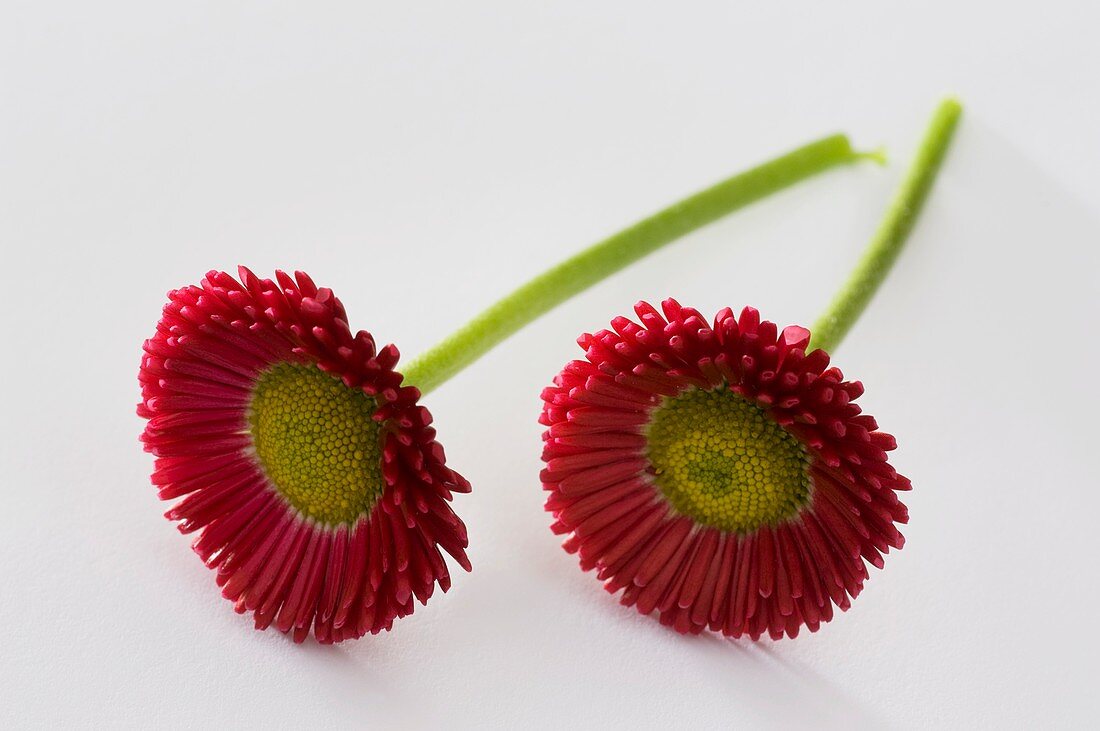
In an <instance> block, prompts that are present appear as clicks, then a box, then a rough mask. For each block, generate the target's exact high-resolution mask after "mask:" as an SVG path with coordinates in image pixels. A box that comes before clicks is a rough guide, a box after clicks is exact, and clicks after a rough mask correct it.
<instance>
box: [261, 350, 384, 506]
mask: <svg viewBox="0 0 1100 731" xmlns="http://www.w3.org/2000/svg"><path fill="white" fill-rule="evenodd" d="M375 408H376V406H375V402H374V399H372V398H371V397H369V396H367V395H366V394H364V393H363V392H362V391H360V390H357V389H350V388H347V387H346V386H345V385H344V384H343V383H342V382H341V381H339V380H337V379H336V378H334V377H333V376H330V375H329V374H327V373H325V372H324V371H321V370H320V369H318V368H316V367H315V366H311V365H298V364H294V363H280V364H278V365H276V366H274V367H272V368H270V369H269V370H267V371H265V372H264V373H263V375H261V376H260V379H259V381H258V382H257V383H256V387H255V390H254V391H253V393H252V403H251V405H250V408H249V412H248V424H249V428H250V431H251V433H252V442H253V444H254V445H255V448H256V457H257V459H258V460H259V462H260V466H261V467H263V470H264V472H265V473H266V475H267V477H268V479H269V480H270V481H271V483H272V484H273V485H274V486H275V488H276V489H277V490H278V491H279V492H280V493H281V494H282V495H283V497H285V498H286V499H287V501H288V502H290V504H291V505H293V506H294V507H295V508H296V509H297V510H298V511H299V512H301V513H302V514H304V515H306V516H308V517H310V518H313V519H314V520H316V521H317V522H318V523H323V524H329V525H338V524H341V523H351V522H353V521H354V520H355V519H356V518H358V517H359V516H360V515H363V514H364V513H366V512H368V511H370V509H371V508H373V507H374V504H375V503H376V502H377V501H378V498H379V496H380V495H381V494H382V486H383V482H382V448H381V441H380V434H379V431H380V430H379V426H378V423H377V422H375V421H373V420H372V419H371V415H372V414H373V413H374V411H375Z"/></svg>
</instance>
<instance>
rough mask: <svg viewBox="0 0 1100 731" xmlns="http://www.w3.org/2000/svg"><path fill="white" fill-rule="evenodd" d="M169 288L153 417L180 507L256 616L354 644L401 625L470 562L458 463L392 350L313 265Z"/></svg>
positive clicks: (210, 559)
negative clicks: (353, 319)
mask: <svg viewBox="0 0 1100 731" xmlns="http://www.w3.org/2000/svg"><path fill="white" fill-rule="evenodd" d="M239 277H240V281H238V280H237V279H234V278H233V277H232V276H230V275H229V274H226V273H225V272H218V271H213V272H210V273H208V274H207V276H206V278H205V279H203V281H202V283H201V284H200V285H199V286H188V287H184V288H183V289H179V290H175V291H173V292H170V293H169V295H168V303H167V304H166V305H165V307H164V311H163V315H162V317H161V320H160V322H159V323H158V325H157V329H156V333H155V334H154V335H153V337H152V338H150V339H149V340H147V341H146V342H145V345H144V351H145V352H144V355H143V357H142V361H141V369H140V372H139V375H138V378H139V381H140V383H141V403H140V404H139V405H138V414H139V415H140V416H142V417H143V418H145V419H148V423H147V424H146V427H145V431H144V433H143V434H142V437H141V439H142V441H143V442H144V444H145V449H146V451H149V452H151V453H152V454H154V455H155V456H156V461H155V467H154V470H153V476H152V480H153V483H154V484H155V485H156V486H157V489H158V492H159V495H160V497H161V498H162V499H164V500H175V499H177V498H182V500H180V501H179V502H178V503H176V504H175V506H174V507H173V508H172V509H171V510H169V511H168V512H167V513H166V514H165V515H166V517H168V518H169V519H171V520H176V521H180V523H179V529H180V531H182V532H184V533H191V532H198V537H197V538H196V540H195V542H194V544H193V545H194V549H195V551H196V552H197V553H198V554H199V556H200V557H202V559H203V561H204V562H205V563H206V564H207V566H209V567H210V568H212V569H216V570H217V582H218V584H219V586H221V587H222V594H223V595H224V596H225V597H226V598H227V599H229V600H230V601H232V602H234V603H235V606H236V609H237V611H238V612H242V613H243V612H245V611H249V612H252V613H253V615H254V617H255V624H256V627H257V628H258V629H266V628H267V627H268V626H270V625H272V624H273V625H275V627H277V628H278V629H279V630H280V631H282V632H284V633H291V634H292V635H293V637H294V639H295V641H298V642H301V641H302V640H304V639H305V637H306V636H307V635H308V634H309V633H310V631H311V629H312V631H313V634H314V635H315V636H316V638H317V639H318V640H319V641H321V642H326V643H327V642H339V641H341V640H344V639H349V638H355V637H360V636H362V635H364V634H365V633H367V632H371V633H377V632H379V631H381V630H383V629H386V630H388V629H390V627H391V626H392V624H393V620H394V618H396V617H402V616H405V615H407V614H410V613H412V611H413V600H414V598H415V599H418V600H420V602H421V603H424V602H426V601H427V599H428V597H430V596H431V595H432V593H433V590H434V588H435V585H436V584H437V583H438V584H439V586H440V588H441V589H442V590H443V591H446V590H447V589H448V588H449V586H450V575H449V573H448V570H447V566H446V564H445V562H444V560H443V557H442V554H441V553H440V550H439V549H443V550H444V551H446V552H447V553H449V554H450V555H451V556H452V557H453V558H454V559H455V560H456V561H458V563H459V564H460V565H462V566H463V568H465V569H467V570H469V567H470V566H469V562H468V560H467V558H466V554H465V551H464V549H465V547H466V545H467V541H466V529H465V526H464V525H463V524H462V521H461V520H459V518H458V517H457V516H456V515H455V514H454V512H453V511H452V510H451V507H450V505H449V504H448V501H449V500H450V499H451V494H452V493H454V492H468V491H469V489H470V488H469V483H467V482H466V480H464V479H463V478H462V477H461V476H460V475H458V474H457V473H456V472H454V471H453V470H451V469H450V468H448V467H447V466H446V462H445V458H444V454H443V448H442V447H441V446H440V445H439V444H438V443H437V442H436V441H435V430H434V429H433V428H432V427H431V426H430V425H431V421H432V419H431V414H429V413H428V410H427V409H425V408H424V407H423V406H420V405H418V404H417V400H418V399H419V397H420V393H419V391H418V390H417V389H416V388H414V387H410V386H402V385H401V383H402V376H401V374H400V373H398V372H397V371H395V370H394V367H395V366H396V364H397V360H398V352H397V348H395V347H394V346H393V345H387V346H385V347H383V348H381V349H378V348H376V346H375V342H374V339H373V338H372V337H371V335H370V333H368V332H366V331H362V330H360V331H359V332H357V333H353V332H352V331H351V329H350V328H349V327H348V320H347V315H346V313H345V312H344V307H343V305H341V304H340V301H339V300H338V299H336V297H334V296H333V294H332V291H331V290H329V289H327V288H318V287H317V286H316V285H314V283H313V282H312V281H311V280H310V278H309V277H308V276H306V275H305V274H303V273H302V272H296V273H295V275H294V277H293V278H291V277H290V276H288V275H287V274H285V273H283V272H277V273H276V280H277V281H275V282H273V281H271V280H267V279H263V280H261V279H259V278H258V277H256V275H254V274H253V273H252V272H250V271H249V270H247V269H245V268H243V267H242V268H240V269H239Z"/></svg>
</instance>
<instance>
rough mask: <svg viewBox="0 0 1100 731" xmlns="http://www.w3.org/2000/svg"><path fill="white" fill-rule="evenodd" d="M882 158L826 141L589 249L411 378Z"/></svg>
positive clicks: (518, 293)
mask: <svg viewBox="0 0 1100 731" xmlns="http://www.w3.org/2000/svg"><path fill="white" fill-rule="evenodd" d="M868 158H870V159H875V160H879V161H881V160H882V155H881V153H861V152H856V151H854V150H853V149H852V146H851V144H850V143H849V141H848V138H847V137H845V136H844V135H833V136H831V137H825V138H823V139H821V140H818V141H817V142H812V143H810V144H808V145H806V146H804V147H800V148H798V149H796V150H793V151H792V152H789V153H787V154H785V155H782V156H781V157H778V158H775V159H774V160H772V161H770V162H766V163H764V164H763V165H760V166H758V167H755V168H752V169H751V170H748V171H746V172H743V173H741V174H739V175H735V176H733V177H732V178H728V179H726V180H723V181H722V182H720V183H718V184H717V185H714V186H712V187H710V188H707V189H706V190H704V191H702V192H700V193H696V194H695V195H693V196H691V197H689V198H685V199H684V200H682V201H680V202H679V203H676V204H674V205H672V206H670V207H668V208H666V209H664V210H663V211H660V212H659V213H657V214H655V215H653V216H650V217H649V218H646V219H644V220H642V221H639V222H638V223H636V224H634V225H633V226H631V227H630V228H627V229H625V230H623V231H620V232H619V233H617V234H614V235H613V236H611V237H609V238H606V239H604V240H603V241H600V242H599V243H597V244H595V245H593V246H591V247H589V248H588V249H585V250H584V251H582V252H580V253H579V254H577V255H576V256H573V257H572V258H570V259H567V260H565V261H564V262H562V263H561V264H558V265H557V266H555V267H553V268H552V269H550V270H548V271H546V272H545V273H543V274H540V275H539V276H537V277H535V278H534V279H532V280H531V281H530V282H528V283H527V284H524V285H523V286H521V287H520V288H519V289H517V290H515V291H514V292H512V293H511V294H509V295H508V296H506V297H504V298H503V299H501V300H499V301H498V302H497V303H496V304H493V305H491V306H490V307H489V308H488V309H487V310H485V311H484V312H482V313H481V314H480V315H478V316H477V317H475V318H474V319H472V320H470V321H469V322H468V323H466V324H465V325H464V326H463V327H461V328H460V329H459V330H457V331H456V332H454V333H453V334H452V335H451V336H450V337H448V338H447V339H445V340H444V341H443V342H441V343H439V344H438V345H436V346H435V347H434V348H432V349H431V350H429V351H427V352H426V353H424V354H423V355H421V356H420V357H419V358H417V359H416V360H415V361H413V362H412V363H411V364H410V365H409V367H408V368H407V369H406V370H405V381H406V382H407V383H410V384H413V385H415V386H417V387H418V388H419V389H420V391H421V392H422V393H427V392H429V391H432V390H433V389H435V388H436V387H437V386H439V385H441V384H443V383H444V382H446V381H447V380H448V379H449V378H451V377H452V376H454V375H455V374H456V373H458V372H459V371H461V370H462V369H463V368H465V367H466V366H468V365H470V364H471V363H473V362H474V361H476V360H477V359H478V358H480V357H481V356H482V355H484V354H485V353H487V352H488V351H489V350H490V349H491V348H492V347H493V346H495V345H496V344H498V343H499V342H501V341H502V340H504V339H505V338H507V337H508V336H510V335H512V334H513V333H515V332H516V331H517V330H519V329H520V328H522V327H523V326H524V325H526V324H527V323H529V322H531V321H532V320H534V319H536V318H538V317H539V316H540V315H542V314H544V313H546V312H547V311H548V310H550V309H552V308H554V307H555V306H557V305H559V304H561V303H562V302H564V301H565V300H567V299H569V298H570V297H572V296H573V295H575V294H577V293H579V292H582V291H584V290H585V289H587V288H588V287H591V286H592V285H593V284H595V283H596V282H599V281H600V280H601V279H604V278H605V277H607V276H608V275H610V274H613V273H615V272H617V271H619V270H620V269H622V268H623V267H625V266H627V265H628V264H631V263H632V262H634V261H637V260H638V259H640V258H642V257H643V256H645V255H646V254H649V253H650V252H652V251H654V250H655V249H658V248H660V247H661V246H663V245H665V244H667V243H669V242H670V241H673V240H674V239H676V238H678V237H680V236H683V235H684V234H686V233H688V232H689V231H694V230H695V229H698V228H701V227H703V226H705V225H706V224H708V223H710V222H711V221H714V220H715V219H717V218H720V217H722V216H724V215H726V214H727V213H730V212H732V211H735V210H737V209H738V208H741V207H742V206H745V205H748V204H749V203H752V202H753V201H756V200H759V199H760V198H763V197H765V196H767V195H769V194H771V193H774V192H776V191H778V190H781V189H783V188H786V187H787V186H790V185H793V184H794V183H797V182H798V181H800V180H803V179H805V178H808V177H810V176H812V175H815V174H817V173H820V172H822V171H824V170H827V169H829V168H831V167H834V166H837V165H841V164H844V163H852V162H855V161H857V160H861V159H868Z"/></svg>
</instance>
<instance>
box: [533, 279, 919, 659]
mask: <svg viewBox="0 0 1100 731" xmlns="http://www.w3.org/2000/svg"><path fill="white" fill-rule="evenodd" d="M662 309H663V316H662V313H660V312H658V311H657V310H656V309H655V308H653V307H652V306H650V305H649V304H646V303H644V302H643V303H639V304H638V305H637V306H636V307H635V312H636V313H637V315H638V317H639V318H640V320H641V324H638V323H635V322H633V321H631V320H629V319H627V318H624V317H620V318H617V319H615V320H614V321H612V323H611V325H612V328H613V330H612V331H608V330H603V331H600V332H598V333H596V334H595V335H587V334H586V335H584V336H582V337H581V338H580V340H579V341H578V342H579V343H580V345H581V347H582V348H584V350H585V356H586V358H587V360H577V361H573V362H571V363H569V364H568V365H567V366H566V367H565V369H564V370H562V372H561V373H560V374H559V375H558V376H557V378H555V379H554V384H555V385H554V386H552V387H550V388H548V389H546V390H545V391H544V392H543V396H542V397H543V400H544V402H545V404H544V408H543V412H542V417H541V419H540V421H541V423H542V424H544V425H546V426H547V427H549V428H548V429H547V430H546V432H545V434H544V435H543V438H544V440H545V442H546V444H545V449H544V452H543V459H544V460H545V462H546V469H545V470H543V472H542V482H543V486H544V487H545V489H546V490H548V491H549V492H550V496H549V498H548V499H547V502H546V509H547V510H548V511H550V512H552V513H553V515H554V517H555V519H556V521H555V523H554V524H553V530H554V532H555V533H559V534H568V536H569V537H568V538H567V539H566V540H565V543H564V544H563V547H564V548H565V550H567V551H569V552H570V553H578V554H579V556H580V564H581V567H582V568H583V569H584V570H586V571H587V570H589V569H596V572H597V576H598V578H599V579H600V580H602V581H603V582H604V587H605V588H606V589H607V590H608V591H609V592H612V593H615V592H618V591H620V590H621V591H622V596H621V602H622V603H623V604H625V605H627V606H630V605H634V606H636V607H637V608H638V611H639V612H641V613H642V614H650V613H652V612H657V613H658V615H659V617H660V621H661V623H662V624H665V625H669V626H671V627H673V628H675V629H676V630H677V631H679V632H681V633H698V632H700V631H702V630H703V629H704V628H710V629H711V630H713V631H716V632H721V633H723V634H725V635H728V636H732V637H740V636H742V635H748V636H750V637H752V638H753V639H754V640H755V639H758V638H760V637H761V636H762V635H764V634H765V633H767V634H768V635H770V636H771V637H772V638H775V639H778V638H781V637H783V636H784V635H788V636H790V637H794V636H796V635H797V634H798V631H799V629H800V628H801V627H802V626H803V625H805V626H806V627H809V629H810V631H816V630H817V629H818V627H819V626H820V625H821V623H823V622H827V621H829V620H830V619H831V618H832V616H833V606H834V605H835V606H836V607H839V608H840V609H841V610H844V609H847V608H848V606H849V603H850V600H851V599H852V598H854V597H855V596H857V595H858V594H859V592H860V590H861V589H862V588H863V582H864V581H865V580H866V579H867V569H866V565H865V563H864V562H865V561H866V562H868V563H870V564H872V565H874V566H876V567H879V568H881V567H882V565H883V554H885V553H887V552H888V551H889V549H890V548H891V547H893V548H901V547H902V545H903V543H904V540H903V538H902V535H901V533H899V532H898V530H897V528H896V527H895V525H894V524H895V523H905V522H906V520H907V512H906V509H905V506H904V505H902V504H901V503H900V502H899V501H898V498H897V495H896V491H899V490H908V489H910V484H909V481H908V480H907V479H906V478H904V477H902V476H901V475H899V474H897V473H896V472H895V471H894V469H893V468H892V467H891V466H890V465H889V464H888V463H887V456H886V453H887V451H889V450H891V449H894V447H895V442H894V439H893V437H891V436H890V435H888V434H885V433H883V432H880V431H878V426H877V424H876V422H875V420H874V419H873V418H872V417H870V416H868V415H866V414H862V413H860V408H859V406H857V405H856V404H855V403H854V401H855V400H856V399H857V398H858V397H859V395H860V394H862V393H863V386H862V385H861V384H860V383H859V382H858V381H846V380H844V378H843V375H842V374H841V372H840V371H839V370H837V369H836V368H830V367H829V356H828V355H827V354H826V353H825V352H824V351H823V350H814V351H813V352H810V353H807V352H806V346H807V344H808V342H809V331H808V330H806V329H805V328H802V327H797V326H791V327H788V328H786V329H784V330H783V331H782V332H779V331H778V330H777V328H776V326H775V325H774V324H772V323H770V322H766V321H763V322H762V321H761V320H760V317H759V314H758V313H757V311H756V310H754V309H752V308H745V309H744V310H743V311H742V312H741V315H740V317H735V316H734V314H733V312H732V310H730V309H728V308H727V309H724V310H722V311H721V312H719V313H718V315H717V316H716V317H715V318H714V322H713V324H712V325H708V324H707V322H706V320H705V319H704V318H703V316H702V315H700V313H699V312H698V311H696V310H693V309H690V308H686V307H681V306H680V305H679V304H678V303H676V302H675V301H674V300H667V301H665V302H664V304H663V308H662Z"/></svg>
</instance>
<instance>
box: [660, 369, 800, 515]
mask: <svg viewBox="0 0 1100 731" xmlns="http://www.w3.org/2000/svg"><path fill="white" fill-rule="evenodd" d="M648 457H649V462H650V464H651V465H652V470H651V472H652V474H653V479H654V481H655V482H656V483H657V487H658V488H659V489H660V490H661V493H662V494H663V495H664V496H665V498H666V499H668V501H669V502H670V503H671V504H672V506H673V507H674V508H675V509H676V510H677V511H678V512H680V513H681V514H683V515H686V516H688V517H690V518H692V519H694V520H695V521H697V522H699V523H702V524H704V525H708V526H711V527H714V528H718V529H720V530H724V531H731V532H734V533H742V534H745V533H751V532H752V531H754V530H756V529H757V528H760V527H761V526H764V525H775V524H777V523H780V522H782V521H784V520H786V519H788V518H792V517H794V516H795V515H797V514H798V511H799V510H800V509H801V508H802V507H803V506H805V505H806V504H807V503H808V502H809V499H810V477H809V474H808V468H809V465H810V460H809V455H808V454H807V453H806V450H805V448H804V447H803V446H802V444H801V443H800V442H799V441H798V440H797V439H795V438H794V437H793V436H792V435H791V434H789V433H788V432H787V431H786V430H785V429H784V428H783V427H781V426H780V425H779V424H777V423H775V422H774V421H772V420H771V419H770V418H769V417H768V415H767V414H766V413H765V412H764V410H763V409H762V408H760V407H759V406H757V405H756V404H754V403H751V402H749V401H748V400H746V399H745V398H743V397H742V396H739V395H738V394H736V393H734V392H733V391H731V390H729V389H728V388H720V389H715V390H713V391H704V390H702V389H692V390H690V391H686V392H684V393H682V394H680V395H679V396H676V397H674V398H670V399H666V400H665V402H664V404H663V405H661V406H660V407H659V408H658V409H657V410H656V411H655V412H654V413H653V419H652V421H651V422H650V424H649V433H648Z"/></svg>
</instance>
